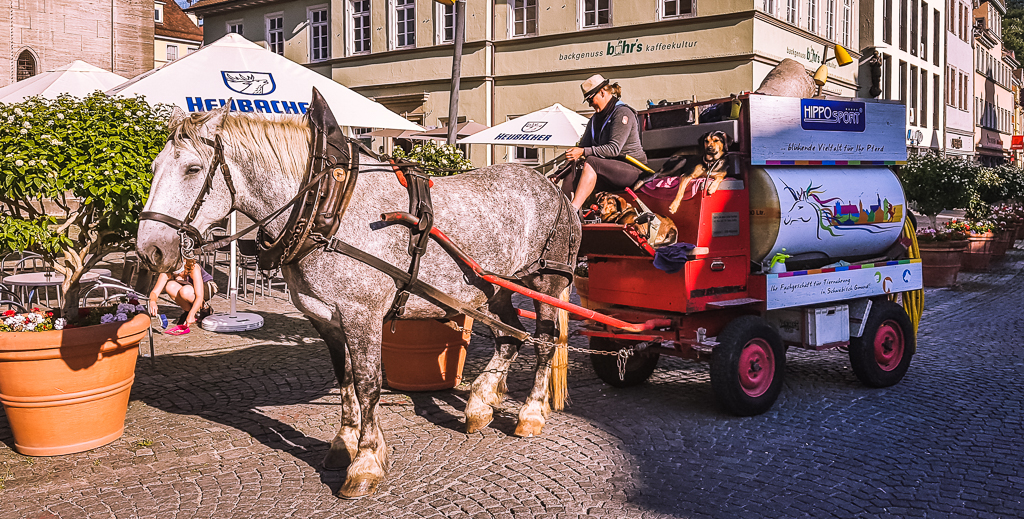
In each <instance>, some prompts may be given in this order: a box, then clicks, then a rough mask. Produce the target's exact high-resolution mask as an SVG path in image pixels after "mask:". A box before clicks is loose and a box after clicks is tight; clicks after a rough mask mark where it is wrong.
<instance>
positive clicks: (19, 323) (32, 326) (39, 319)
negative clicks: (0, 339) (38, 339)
mask: <svg viewBox="0 0 1024 519" xmlns="http://www.w3.org/2000/svg"><path fill="white" fill-rule="evenodd" d="M66 324H67V321H65V320H64V319H63V318H60V317H58V318H56V319H54V318H53V312H46V313H43V312H42V311H41V310H40V309H38V308H33V309H32V311H31V312H29V313H27V314H19V313H17V312H15V311H14V310H7V311H6V312H4V313H3V317H2V318H0V332H45V331H49V330H62V329H64V327H65V325H66Z"/></svg>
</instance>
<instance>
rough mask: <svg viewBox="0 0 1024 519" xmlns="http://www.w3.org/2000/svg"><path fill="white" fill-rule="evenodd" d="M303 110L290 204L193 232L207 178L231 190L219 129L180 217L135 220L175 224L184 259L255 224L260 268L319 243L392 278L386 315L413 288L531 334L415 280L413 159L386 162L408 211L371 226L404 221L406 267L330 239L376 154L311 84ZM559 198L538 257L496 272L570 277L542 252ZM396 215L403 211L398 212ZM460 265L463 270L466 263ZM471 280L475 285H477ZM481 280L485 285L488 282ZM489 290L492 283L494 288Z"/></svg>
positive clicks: (424, 183) (417, 213)
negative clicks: (211, 232) (221, 231)
mask: <svg viewBox="0 0 1024 519" xmlns="http://www.w3.org/2000/svg"><path fill="white" fill-rule="evenodd" d="M307 116H308V119H309V124H310V128H311V130H312V132H313V139H312V142H311V144H310V148H311V149H310V156H311V160H310V166H309V168H308V169H307V171H306V174H305V175H304V179H303V185H302V187H300V189H299V192H298V193H297V194H296V195H295V196H294V197H293V198H292V199H291V200H290V201H289V202H288V203H286V204H285V205H284V206H282V207H280V208H278V209H277V210H275V211H274V212H272V213H271V214H270V215H268V216H267V217H265V218H263V219H262V220H260V221H258V222H255V223H253V224H252V225H251V226H249V227H247V228H246V229H243V230H242V231H239V232H237V233H235V234H233V235H231V236H228V237H225V238H221V239H219V240H217V241H214V242H210V243H203V242H202V236H201V235H200V233H199V231H198V230H197V229H196V228H195V227H193V226H192V222H193V221H194V219H195V217H196V215H197V214H198V212H199V208H200V206H201V205H202V202H203V199H204V198H205V197H206V194H207V193H208V192H209V191H210V189H211V188H212V185H213V178H214V176H215V173H216V172H217V171H220V172H221V173H222V174H223V176H224V179H225V181H226V183H227V186H228V190H229V191H230V192H231V195H232V197H234V196H235V188H234V185H233V183H232V181H231V175H230V172H229V171H228V166H227V163H226V162H225V161H224V150H223V145H222V143H221V139H220V136H219V135H217V136H215V138H214V139H213V140H211V139H207V138H205V137H204V138H202V142H203V143H204V144H207V145H210V146H212V147H213V148H214V159H213V162H211V164H210V168H209V170H208V171H207V175H206V179H205V182H204V184H203V188H202V190H201V191H200V193H199V195H198V197H197V198H196V201H195V202H194V203H193V204H192V207H191V209H190V210H189V212H188V215H187V216H186V217H185V219H184V220H179V219H177V218H174V217H172V216H169V215H166V214H163V213H157V212H152V211H145V212H143V213H141V214H140V216H139V218H140V220H154V221H158V222H161V223H164V224H165V225H168V226H170V227H172V228H175V229H177V230H178V234H179V236H180V237H181V249H182V256H183V257H185V258H189V257H194V247H195V246H196V245H197V244H200V245H201V247H200V250H202V251H207V252H208V251H211V250H215V249H218V248H220V247H222V246H224V245H226V244H228V243H230V242H232V241H234V240H236V239H238V238H239V237H241V236H244V235H246V234H248V233H249V232H251V231H252V230H253V229H259V234H260V237H259V239H258V240H257V243H258V244H259V246H260V253H259V266H260V268H261V269H263V270H271V269H274V268H277V267H279V266H281V265H289V264H293V263H295V262H297V261H299V260H301V259H302V258H303V257H305V256H306V255H308V254H309V253H310V252H312V251H314V250H316V249H317V248H320V247H323V251H324V252H337V253H341V254H344V255H346V256H349V257H351V258H353V259H355V260H358V261H360V262H362V263H365V264H366V265H369V266H370V267H373V268H374V269H376V270H378V271H381V272H383V273H385V274H387V275H388V276H390V277H391V278H393V279H394V280H395V284H396V286H397V287H398V289H399V290H398V292H397V293H396V294H395V299H394V301H393V302H392V305H391V308H390V309H389V310H388V313H387V315H386V317H385V321H388V320H394V319H396V318H397V317H400V316H401V315H402V313H403V312H404V310H405V305H406V303H407V301H408V299H409V295H410V294H416V295H417V296H419V297H421V298H423V299H424V300H426V301H428V302H430V303H432V304H434V305H437V306H439V307H441V308H444V309H446V310H447V311H448V313H449V315H454V314H455V313H463V314H466V315H469V316H471V317H473V318H475V319H477V320H478V321H480V322H482V323H484V324H488V325H490V326H493V327H495V328H497V329H500V330H502V331H503V332H504V333H506V334H508V335H510V336H512V337H514V338H516V339H518V340H521V341H526V340H528V339H529V338H530V334H529V333H528V332H525V331H523V330H520V329H518V328H515V327H513V326H510V325H507V324H505V323H503V322H501V321H498V320H495V319H492V318H491V317H490V316H488V315H486V314H484V313H483V312H481V311H479V310H477V309H475V308H473V307H470V306H468V305H466V304H465V303H463V302H461V301H458V300H456V299H454V298H452V297H451V296H448V295H447V294H445V293H443V292H441V291H440V290H438V289H436V288H434V287H432V286H430V285H428V284H426V283H423V282H422V281H420V280H419V279H418V274H419V267H420V259H421V258H422V256H423V254H424V253H426V250H427V241H428V240H429V239H430V238H431V230H432V228H433V222H434V211H433V206H432V204H431V200H430V187H432V185H433V182H432V181H431V180H430V179H429V178H428V177H426V176H425V175H423V174H422V173H421V172H420V171H408V170H406V171H403V170H402V168H407V167H409V166H412V167H413V168H419V167H420V166H419V165H418V164H396V163H394V162H393V161H392V167H393V168H394V170H395V173H396V176H397V177H398V180H399V182H401V183H402V185H403V186H405V187H406V189H407V191H408V193H409V212H408V213H404V216H407V218H403V219H400V220H391V221H381V222H375V223H374V224H371V228H373V229H380V228H382V227H386V226H389V225H393V224H396V223H401V224H405V225H406V226H407V227H409V229H410V236H409V248H408V251H409V255H410V256H411V259H410V264H409V268H408V269H407V270H405V271H403V270H401V269H399V268H397V267H395V266H394V265H391V264H390V263H388V262H386V261H384V260H382V259H380V258H378V257H376V256H373V255H371V254H369V253H367V252H365V251H362V250H360V249H358V248H356V247H353V246H352V245H349V244H348V243H345V242H344V241H342V240H339V239H337V238H335V237H334V234H335V232H336V231H337V230H338V226H339V225H340V223H341V217H342V215H343V214H344V212H345V209H346V208H347V207H348V203H349V201H350V200H351V197H352V192H353V190H354V189H355V184H356V180H357V177H358V174H359V149H362V151H364V152H365V153H367V154H368V155H370V156H375V157H376V154H374V153H373V152H372V151H370V150H369V149H367V148H366V147H365V146H363V145H362V144H361V143H359V142H358V141H355V140H352V139H349V138H347V137H345V135H344V134H343V133H342V132H341V129H340V127H339V126H338V123H337V121H336V119H335V118H334V115H333V114H332V113H331V111H330V108H329V107H328V105H327V103H326V101H324V99H323V97H322V96H321V95H320V93H319V92H317V91H316V89H315V88H314V89H313V101H312V102H311V103H310V107H309V109H308V111H307ZM559 198H560V199H561V205H560V206H559V211H558V216H557V217H556V219H555V225H552V228H551V230H550V231H549V232H548V235H547V238H546V239H545V243H544V247H543V250H542V252H541V255H540V257H539V258H538V259H536V260H534V261H533V262H532V263H530V264H529V265H527V266H525V267H523V268H521V269H519V271H517V272H516V273H515V275H514V276H513V277H508V276H499V277H502V278H505V279H510V280H514V281H519V282H521V281H522V278H524V277H526V276H529V275H532V274H535V273H540V272H545V273H553V274H557V275H561V276H565V277H567V278H568V279H569V280H570V281H571V280H572V276H573V272H572V270H573V269H572V267H571V266H569V265H568V264H564V263H560V262H556V261H553V260H551V259H549V258H546V257H545V256H547V254H548V252H549V251H550V249H551V241H552V238H553V237H554V234H555V230H556V229H557V227H556V226H557V222H558V221H559V220H560V219H561V217H562V213H563V211H564V210H565V205H566V204H567V201H566V200H565V197H559ZM288 208H291V209H292V210H291V213H290V214H289V217H288V222H287V224H286V225H285V227H284V229H283V230H282V232H281V234H280V235H278V236H277V238H275V239H273V240H269V239H267V237H266V236H265V232H264V230H263V225H264V224H266V223H267V222H269V221H271V220H272V219H274V218H276V217H277V216H279V215H280V214H282V213H283V212H284V211H285V210H286V209H288ZM399 214H400V215H402V213H399ZM441 246H442V248H443V249H444V250H445V251H446V252H447V253H448V254H449V255H451V256H452V257H453V258H454V259H455V260H456V263H458V264H460V265H462V264H463V262H461V261H460V259H459V257H460V256H462V257H466V256H465V253H463V252H462V251H461V249H459V248H458V246H456V245H455V244H454V243H451V242H450V241H448V242H446V243H441ZM463 270H464V272H465V269H463ZM470 274H471V273H467V275H466V277H467V281H468V282H469V281H470V279H469V278H470ZM473 284H474V285H477V283H473ZM487 285H488V286H491V285H490V284H487ZM491 288H492V289H493V286H491Z"/></svg>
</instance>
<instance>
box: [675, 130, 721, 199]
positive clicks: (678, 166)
mask: <svg viewBox="0 0 1024 519" xmlns="http://www.w3.org/2000/svg"><path fill="white" fill-rule="evenodd" d="M698 147H699V148H700V151H701V153H702V154H703V155H702V158H701V160H700V161H695V160H687V161H683V160H675V161H673V160H671V159H670V160H669V161H668V162H666V165H669V164H671V165H672V167H671V169H669V170H668V171H665V172H662V173H661V174H660V175H661V176H675V175H676V174H678V175H679V191H678V192H677V193H676V198H675V199H674V200H672V204H671V205H669V211H671V212H672V213H673V214H675V212H676V211H677V210H678V209H679V204H680V203H681V202H682V201H683V196H684V195H685V194H686V189H687V188H688V187H689V185H690V182H692V181H695V180H697V179H700V178H702V177H706V178H707V179H708V182H707V184H706V185H705V189H706V190H707V193H708V194H709V195H710V194H713V193H714V192H715V191H718V186H719V185H720V184H721V183H722V181H723V180H725V175H726V173H727V171H726V168H725V153H726V152H727V151H729V135H728V134H727V133H725V132H723V131H713V132H708V133H705V134H704V135H701V137H700V140H699V141H698ZM673 158H675V156H673ZM680 158H681V157H680ZM677 172H678V173H677Z"/></svg>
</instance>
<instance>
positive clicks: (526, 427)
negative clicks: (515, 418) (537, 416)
mask: <svg viewBox="0 0 1024 519" xmlns="http://www.w3.org/2000/svg"><path fill="white" fill-rule="evenodd" d="M543 428H544V422H542V421H540V420H532V419H530V420H520V421H519V425H517V426H516V432H515V433H513V434H515V435H516V436H519V437H520V438H531V437H533V436H540V431H541V429H543Z"/></svg>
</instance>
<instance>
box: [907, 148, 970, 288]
mask: <svg viewBox="0 0 1024 519" xmlns="http://www.w3.org/2000/svg"><path fill="white" fill-rule="evenodd" d="M980 172H981V168H980V167H979V166H978V165H976V164H974V163H973V162H969V161H965V160H960V159H955V158H943V157H939V156H938V155H934V154H927V155H923V156H922V155H913V156H911V157H909V158H908V161H907V165H906V166H903V167H902V168H900V180H901V181H902V182H903V189H904V192H905V193H906V195H907V200H908V201H909V202H910V203H911V204H912V205H913V208H914V209H915V210H916V211H917V212H919V213H920V214H922V215H924V216H925V217H926V218H928V225H923V222H919V223H918V244H919V248H920V251H921V266H922V269H923V275H924V283H925V286H930V287H939V286H950V285H952V284H954V283H955V282H956V276H957V274H958V273H959V271H960V262H961V260H962V256H963V253H964V251H965V250H966V249H967V246H968V241H967V235H968V232H967V230H966V229H964V228H963V225H964V224H963V223H962V222H954V224H955V225H954V226H952V227H950V226H940V225H937V224H936V217H937V216H938V214H939V213H941V212H942V211H944V210H946V209H957V208H963V207H967V206H968V205H969V204H970V203H971V200H972V199H973V197H974V196H975V189H974V186H975V183H976V179H977V177H978V175H979V174H980Z"/></svg>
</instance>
